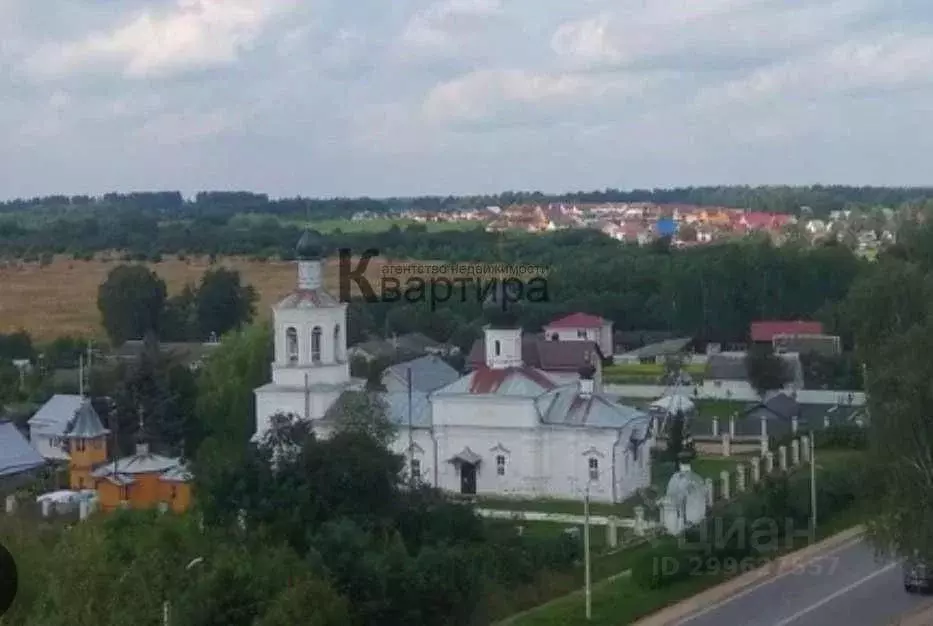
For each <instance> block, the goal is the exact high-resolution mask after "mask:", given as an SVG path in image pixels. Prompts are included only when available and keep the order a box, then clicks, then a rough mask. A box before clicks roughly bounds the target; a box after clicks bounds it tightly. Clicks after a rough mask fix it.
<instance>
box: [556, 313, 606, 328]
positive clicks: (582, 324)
mask: <svg viewBox="0 0 933 626" xmlns="http://www.w3.org/2000/svg"><path fill="white" fill-rule="evenodd" d="M605 323H606V320H604V319H603V318H601V317H599V316H597V315H590V314H589V313H572V314H570V315H567V316H566V317H561V318H560V319H556V320H554V321H553V322H551V323H550V324H548V325H547V328H602V327H603V324H605Z"/></svg>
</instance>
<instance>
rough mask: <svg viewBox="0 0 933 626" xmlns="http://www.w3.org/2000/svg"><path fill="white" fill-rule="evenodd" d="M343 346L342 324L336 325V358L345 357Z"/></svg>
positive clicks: (337, 359) (336, 359)
mask: <svg viewBox="0 0 933 626" xmlns="http://www.w3.org/2000/svg"><path fill="white" fill-rule="evenodd" d="M342 348H343V346H341V345H340V324H337V325H336V326H334V360H335V361H339V360H341V359H342V358H343V351H342Z"/></svg>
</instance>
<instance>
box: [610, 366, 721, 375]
mask: <svg viewBox="0 0 933 626" xmlns="http://www.w3.org/2000/svg"><path fill="white" fill-rule="evenodd" d="M684 370H685V371H686V372H687V373H688V374H690V375H691V376H694V375H698V376H702V375H703V373H704V372H705V371H706V365H703V364H693V363H689V364H686V365H684ZM603 373H604V374H619V375H621V376H661V375H663V374H664V365H662V364H660V363H614V364H612V365H610V366H608V367H607V368H605V369H604V370H603Z"/></svg>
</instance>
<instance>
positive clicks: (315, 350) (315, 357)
mask: <svg viewBox="0 0 933 626" xmlns="http://www.w3.org/2000/svg"><path fill="white" fill-rule="evenodd" d="M311 362H312V363H320V362H321V327H320V326H315V327H314V330H312V331H311Z"/></svg>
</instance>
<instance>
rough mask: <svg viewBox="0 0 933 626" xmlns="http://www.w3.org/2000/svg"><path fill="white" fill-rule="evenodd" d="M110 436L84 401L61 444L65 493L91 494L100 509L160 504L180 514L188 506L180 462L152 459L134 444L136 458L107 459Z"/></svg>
mask: <svg viewBox="0 0 933 626" xmlns="http://www.w3.org/2000/svg"><path fill="white" fill-rule="evenodd" d="M109 434H110V431H109V430H107V429H106V428H104V426H103V424H101V421H100V417H99V416H98V415H97V412H96V411H95V410H94V408H93V407H92V406H91V402H90V401H89V400H87V401H85V402H84V403H83V404H82V405H81V408H79V409H78V411H77V412H76V413H75V417H74V419H73V420H72V422H71V425H70V428H69V430H68V432H66V433H65V439H66V441H67V445H68V452H69V454H70V456H71V461H70V467H69V470H70V471H69V480H68V482H69V483H70V487H71V489H74V490H83V489H94V490H96V491H97V498H98V502H99V503H100V506H101V508H102V509H104V510H107V511H111V510H113V509H116V508H118V507H120V506H129V507H130V508H134V509H146V508H152V507H156V506H160V505H163V506H164V507H165V508H167V509H171V510H173V511H176V512H182V511H185V510H187V509H188V507H189V506H191V479H192V476H191V473H190V472H189V471H188V470H187V468H185V466H184V464H183V463H182V462H181V460H180V459H175V458H171V457H166V456H161V455H158V454H153V453H151V452H150V451H149V446H148V445H147V444H145V443H140V444H138V445H137V446H136V454H134V455H132V456H128V457H124V458H122V459H113V460H109V461H108V460H107V456H108V455H107V436H108V435H109Z"/></svg>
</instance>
